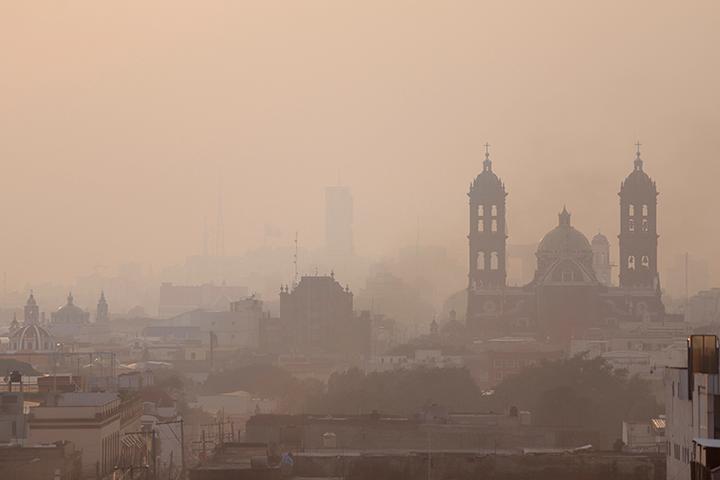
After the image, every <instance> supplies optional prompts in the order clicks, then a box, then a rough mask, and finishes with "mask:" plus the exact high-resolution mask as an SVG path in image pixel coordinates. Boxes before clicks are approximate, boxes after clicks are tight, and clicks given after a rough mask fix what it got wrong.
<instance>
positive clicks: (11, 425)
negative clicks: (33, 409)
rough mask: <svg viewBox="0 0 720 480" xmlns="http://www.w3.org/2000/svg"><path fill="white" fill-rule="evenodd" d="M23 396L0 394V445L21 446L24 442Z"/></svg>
mask: <svg viewBox="0 0 720 480" xmlns="http://www.w3.org/2000/svg"><path fill="white" fill-rule="evenodd" d="M24 399H25V394H24V393H21V392H2V393H0V443H7V444H11V445H21V444H23V443H24V441H25V437H26V431H25V412H24Z"/></svg>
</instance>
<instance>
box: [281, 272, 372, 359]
mask: <svg viewBox="0 0 720 480" xmlns="http://www.w3.org/2000/svg"><path fill="white" fill-rule="evenodd" d="M280 322H281V324H282V327H283V328H284V329H285V330H286V333H287V338H288V340H289V343H290V345H288V347H289V349H290V350H291V351H292V352H293V353H302V354H311V355H314V354H326V353H339V354H348V353H362V352H365V351H367V350H368V349H369V341H370V332H369V329H370V325H369V318H367V319H363V320H361V319H359V318H355V316H354V313H353V294H352V292H351V291H350V289H349V288H348V287H347V286H345V287H343V286H342V285H340V283H338V282H337V281H336V280H335V277H334V275H327V276H325V275H322V276H317V275H316V276H303V277H301V278H300V282H299V283H298V284H297V285H296V286H295V287H294V288H292V289H289V288H288V287H283V288H281V290H280Z"/></svg>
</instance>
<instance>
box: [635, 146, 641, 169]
mask: <svg viewBox="0 0 720 480" xmlns="http://www.w3.org/2000/svg"><path fill="white" fill-rule="evenodd" d="M641 146H642V144H641V143H640V142H636V143H635V147H636V149H637V150H636V151H635V170H642V168H643V161H642V159H641V158H640V147H641Z"/></svg>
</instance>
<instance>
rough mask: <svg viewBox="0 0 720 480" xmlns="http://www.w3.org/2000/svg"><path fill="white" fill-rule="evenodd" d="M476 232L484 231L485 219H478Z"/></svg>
mask: <svg viewBox="0 0 720 480" xmlns="http://www.w3.org/2000/svg"><path fill="white" fill-rule="evenodd" d="M477 230H478V232H484V231H485V219H484V218H482V217H480V218H478V224H477Z"/></svg>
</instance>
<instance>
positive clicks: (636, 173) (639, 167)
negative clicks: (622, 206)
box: [620, 147, 657, 192]
mask: <svg viewBox="0 0 720 480" xmlns="http://www.w3.org/2000/svg"><path fill="white" fill-rule="evenodd" d="M626 189H627V190H639V191H646V190H650V191H653V192H655V191H656V190H657V189H656V187H655V182H653V180H652V178H650V175H648V174H647V173H645V170H643V161H642V159H641V158H640V147H638V151H637V154H636V157H635V162H634V168H633V171H632V172H630V175H628V176H627V177H626V178H625V180H624V181H623V182H622V184H621V185H620V191H621V192H622V191H624V190H626Z"/></svg>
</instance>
